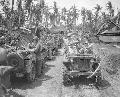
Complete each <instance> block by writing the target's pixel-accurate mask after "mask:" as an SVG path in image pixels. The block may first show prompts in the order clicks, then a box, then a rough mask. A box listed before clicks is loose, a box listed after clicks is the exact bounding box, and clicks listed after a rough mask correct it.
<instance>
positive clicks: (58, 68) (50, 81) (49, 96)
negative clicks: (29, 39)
mask: <svg viewBox="0 0 120 97" xmlns="http://www.w3.org/2000/svg"><path fill="white" fill-rule="evenodd" d="M64 60H65V57H64V56H63V55H62V56H58V57H56V59H55V60H54V61H50V62H47V63H46V64H47V67H46V69H45V70H44V74H43V75H42V76H41V77H40V78H38V79H36V81H35V82H34V83H32V84H28V83H26V82H25V81H24V80H23V79H19V80H18V81H15V83H14V85H13V87H14V90H13V91H14V93H13V97H119V96H118V95H119V87H117V89H115V87H116V86H115V87H114V88H113V87H112V86H111V84H110V83H109V82H108V81H106V80H104V81H101V83H100V84H99V85H98V86H99V89H101V90H98V89H97V88H96V87H95V86H93V85H91V86H90V85H89V84H90V83H91V82H89V81H88V82H87V80H84V79H81V80H79V79H77V80H76V83H75V84H74V85H72V86H68V87H65V86H64V85H63V84H62V82H63V76H62V73H63V67H64V66H63V64H62V62H63V61H64ZM76 86H77V87H76ZM109 91H110V92H109ZM20 95H21V96H20Z"/></svg>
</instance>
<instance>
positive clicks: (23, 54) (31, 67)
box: [7, 50, 36, 82]
mask: <svg viewBox="0 0 120 97" xmlns="http://www.w3.org/2000/svg"><path fill="white" fill-rule="evenodd" d="M7 60H8V63H9V65H10V66H12V67H13V70H12V72H11V75H12V76H13V75H14V76H16V77H25V78H27V80H28V81H29V82H32V81H34V80H35V77H36V55H35V53H30V52H29V51H24V50H17V51H15V52H11V53H9V54H8V55H7Z"/></svg>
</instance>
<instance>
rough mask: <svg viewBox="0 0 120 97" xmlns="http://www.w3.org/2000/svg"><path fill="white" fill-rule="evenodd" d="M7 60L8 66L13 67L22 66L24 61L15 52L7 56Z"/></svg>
mask: <svg viewBox="0 0 120 97" xmlns="http://www.w3.org/2000/svg"><path fill="white" fill-rule="evenodd" d="M7 60H8V63H9V65H10V66H13V67H16V66H17V67H19V66H20V67H21V66H24V59H23V58H22V57H21V56H20V55H18V54H17V53H15V52H13V53H10V54H8V55H7ZM15 63H16V66H15Z"/></svg>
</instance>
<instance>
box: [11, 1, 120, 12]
mask: <svg viewBox="0 0 120 97" xmlns="http://www.w3.org/2000/svg"><path fill="white" fill-rule="evenodd" d="M10 1H12V0H10ZM14 1H17V0H14ZM35 1H40V0H35ZM54 1H56V2H57V6H58V8H60V9H61V8H63V7H66V8H67V9H69V8H70V7H71V6H73V5H75V6H76V7H77V8H78V9H79V10H80V9H81V8H82V7H85V8H87V9H91V10H92V9H94V7H95V6H96V4H99V5H101V7H103V8H102V9H103V10H104V11H105V6H106V3H107V2H108V1H111V3H112V5H113V8H114V9H115V13H116V12H117V8H119V9H120V0H45V3H46V4H47V5H48V6H53V2H54Z"/></svg>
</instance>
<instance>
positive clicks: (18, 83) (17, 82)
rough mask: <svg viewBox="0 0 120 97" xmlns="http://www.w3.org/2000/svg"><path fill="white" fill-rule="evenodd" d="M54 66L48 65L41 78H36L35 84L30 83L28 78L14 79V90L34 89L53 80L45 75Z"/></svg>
mask: <svg viewBox="0 0 120 97" xmlns="http://www.w3.org/2000/svg"><path fill="white" fill-rule="evenodd" d="M52 67H54V65H46V66H45V69H44V70H43V73H42V75H41V76H40V77H36V80H35V82H33V83H28V82H27V80H26V78H24V77H23V78H16V77H15V78H12V88H13V89H16V88H17V89H23V90H24V89H33V88H35V87H38V86H41V85H42V82H43V81H46V80H50V79H52V77H51V76H48V75H45V74H46V73H47V72H48V71H49V70H50V69H51V68H52Z"/></svg>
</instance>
